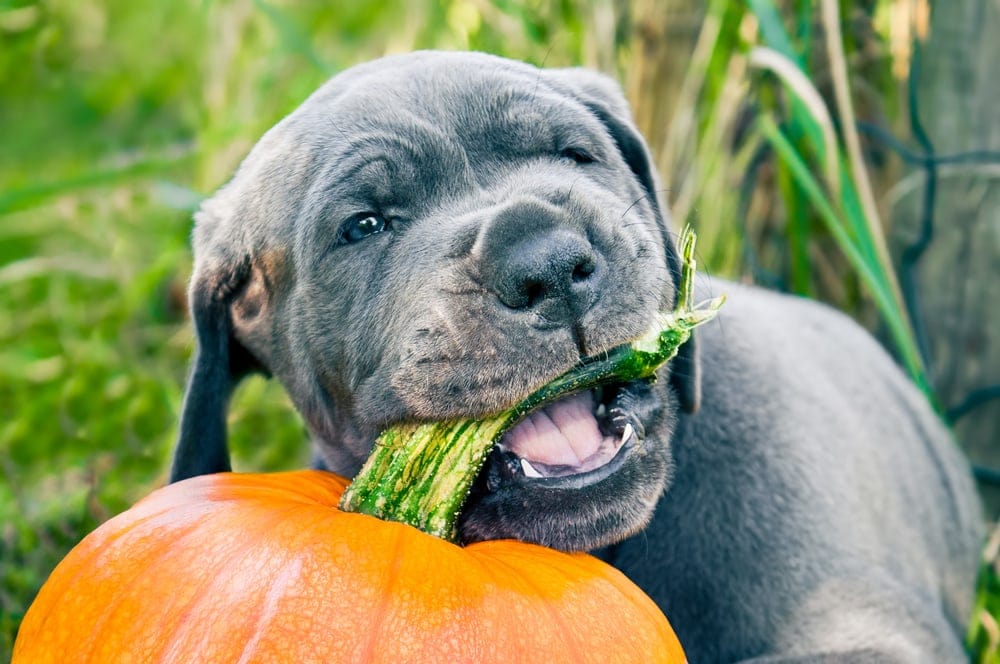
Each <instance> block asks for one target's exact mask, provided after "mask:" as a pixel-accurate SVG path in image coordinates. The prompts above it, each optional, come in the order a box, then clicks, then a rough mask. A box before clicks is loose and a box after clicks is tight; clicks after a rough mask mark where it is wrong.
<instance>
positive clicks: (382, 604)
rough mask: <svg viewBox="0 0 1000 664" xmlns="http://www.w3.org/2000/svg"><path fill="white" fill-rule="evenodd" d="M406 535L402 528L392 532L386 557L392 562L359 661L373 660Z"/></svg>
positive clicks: (393, 587) (397, 572) (402, 553)
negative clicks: (390, 544) (390, 545)
mask: <svg viewBox="0 0 1000 664" xmlns="http://www.w3.org/2000/svg"><path fill="white" fill-rule="evenodd" d="M406 535H407V533H406V531H405V529H403V528H397V529H396V532H395V533H394V534H393V540H394V541H393V543H392V553H391V554H390V555H389V557H388V558H387V559H388V560H391V561H392V564H391V565H390V566H389V569H388V570H387V572H386V575H385V582H384V583H383V586H382V596H381V599H380V600H379V603H378V606H377V607H375V609H374V610H373V611H372V617H373V620H372V621H371V623H370V624H369V626H368V629H367V630H366V635H367V637H368V640H367V641H365V644H364V647H363V648H362V650H361V656H360V658H359V659H358V660H357V661H359V662H371V661H374V656H375V654H377V653H378V643H379V641H380V638H379V637H380V634H379V632H381V630H382V625H383V624H385V619H386V614H387V613H388V610H389V608H390V607H391V606H392V597H393V594H394V592H393V591H394V589H395V585H396V581H397V579H398V577H399V568H400V567H401V566H402V564H403V555H404V549H405V547H404V546H403V544H404V540H405V538H406Z"/></svg>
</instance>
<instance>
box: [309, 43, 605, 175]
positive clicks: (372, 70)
mask: <svg viewBox="0 0 1000 664" xmlns="http://www.w3.org/2000/svg"><path fill="white" fill-rule="evenodd" d="M457 55H458V54H448V53H437V54H424V55H422V56H421V55H418V56H416V57H414V56H410V57H397V58H386V59H383V60H379V61H376V62H373V63H368V64H366V65H362V66H359V67H355V68H353V69H350V70H348V71H346V72H345V73H343V74H341V75H339V76H337V77H335V78H334V79H332V80H331V81H330V82H329V83H328V84H327V85H325V86H324V87H323V88H321V89H320V90H318V91H317V92H316V93H315V94H314V95H313V96H312V97H310V98H309V99H308V100H307V101H306V102H305V103H304V104H303V105H302V106H301V107H300V108H299V110H298V111H296V113H295V114H293V117H292V118H289V120H291V122H290V124H291V125H292V126H293V127H294V129H295V130H297V131H300V132H309V133H311V134H312V135H311V136H310V138H309V139H308V140H311V141H316V140H322V139H320V137H317V136H316V135H315V134H316V132H317V131H319V132H320V133H321V134H323V135H325V136H326V137H327V138H328V139H329V143H328V145H330V146H331V147H332V146H336V145H338V144H340V145H341V146H343V147H344V148H346V149H348V150H350V149H352V147H353V145H352V144H354V143H356V140H357V138H358V137H361V136H374V135H383V136H386V137H388V136H398V137H407V136H413V137H414V138H416V137H417V136H418V135H419V134H421V133H428V134H430V135H431V136H432V137H433V138H435V139H437V140H435V141H432V142H433V143H436V144H438V143H440V142H441V141H445V142H447V143H454V144H455V145H456V146H457V147H460V148H461V149H462V150H464V151H465V152H466V154H467V156H468V157H469V158H471V159H472V160H476V159H477V158H478V157H479V156H486V155H491V154H497V153H498V152H500V153H505V154H511V153H513V154H516V153H518V152H521V151H523V152H526V153H530V152H536V151H538V150H539V149H544V148H546V147H547V146H555V145H558V144H570V143H575V142H579V141H580V140H582V139H583V138H584V137H585V136H590V137H593V134H594V133H598V132H600V130H601V126H600V123H599V121H598V120H597V119H596V118H595V117H594V115H593V114H592V113H590V112H589V111H588V110H587V108H586V107H585V106H584V105H583V104H582V103H581V102H580V101H579V100H577V99H575V98H573V97H572V95H570V94H568V93H567V92H566V91H565V90H562V89H559V88H558V85H556V84H554V83H553V82H552V81H551V80H550V79H549V77H548V76H546V74H545V72H544V71H543V70H540V69H537V68H534V67H531V66H530V65H525V64H523V63H513V62H510V61H506V60H500V59H497V58H492V57H490V56H481V55H478V54H472V57H469V56H470V54H467V53H466V54H462V55H463V56H464V57H456V56H457ZM477 152H481V153H482V155H479V154H476V153H477ZM328 156H334V155H328ZM336 156H346V155H336Z"/></svg>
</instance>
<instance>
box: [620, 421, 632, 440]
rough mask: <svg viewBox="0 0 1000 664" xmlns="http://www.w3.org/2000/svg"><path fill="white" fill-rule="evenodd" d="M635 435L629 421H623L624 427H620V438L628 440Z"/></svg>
mask: <svg viewBox="0 0 1000 664" xmlns="http://www.w3.org/2000/svg"><path fill="white" fill-rule="evenodd" d="M634 435H635V429H633V428H632V423H631V422H626V423H625V428H624V429H622V440H628V439H629V438H631V437H632V436H634Z"/></svg>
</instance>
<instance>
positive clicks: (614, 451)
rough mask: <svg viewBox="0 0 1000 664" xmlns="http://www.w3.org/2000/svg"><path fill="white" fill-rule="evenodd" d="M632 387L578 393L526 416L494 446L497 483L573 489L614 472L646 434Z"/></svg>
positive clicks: (493, 461) (493, 465)
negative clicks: (507, 482) (510, 482)
mask: <svg viewBox="0 0 1000 664" xmlns="http://www.w3.org/2000/svg"><path fill="white" fill-rule="evenodd" d="M629 387H630V385H629V384H624V385H622V384H619V385H614V384H609V385H603V386H599V387H596V388H593V389H589V390H585V391H582V392H575V393H573V394H570V395H569V396H566V397H563V398H561V399H558V400H556V401H553V402H551V403H549V404H546V405H544V406H543V407H541V408H539V409H537V410H535V411H532V412H530V413H528V414H527V415H526V416H525V417H524V418H523V419H522V420H521V421H520V422H519V423H518V424H516V425H515V426H514V427H512V428H511V429H510V430H509V431H507V432H506V433H505V434H504V435H503V437H502V438H501V439H500V441H499V442H498V443H497V445H496V446H495V447H494V449H493V452H492V459H491V461H492V463H491V464H490V465H491V466H492V467H493V470H494V473H493V475H494V477H493V479H495V480H507V481H511V480H515V481H521V482H532V483H535V482H537V483H540V484H545V485H549V486H573V485H580V484H592V483H594V482H597V481H600V480H601V479H603V478H604V477H607V476H608V475H610V474H611V473H613V472H614V471H615V470H617V469H618V468H619V467H620V466H621V465H622V463H624V461H625V459H626V458H627V457H628V455H629V453H630V452H631V451H632V450H633V449H635V448H637V447H638V446H639V444H640V442H641V440H642V436H643V425H642V423H641V422H640V420H639V418H638V416H637V415H636V414H635V409H634V408H633V406H634V403H635V400H636V399H637V398H638V397H637V395H636V394H635V393H634V392H633V391H632V390H631V389H629ZM497 474H498V475H499V477H497Z"/></svg>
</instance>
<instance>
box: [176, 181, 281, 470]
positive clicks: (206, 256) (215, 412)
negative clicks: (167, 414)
mask: <svg viewBox="0 0 1000 664" xmlns="http://www.w3.org/2000/svg"><path fill="white" fill-rule="evenodd" d="M228 198H230V197H229V196H228V195H227V193H226V191H225V189H224V190H223V191H222V192H220V194H217V195H216V196H215V197H214V198H213V199H210V200H209V201H206V202H205V204H203V206H202V209H201V210H200V211H199V212H198V213H197V214H196V215H195V219H196V225H195V233H194V246H195V271H194V276H193V277H192V280H191V288H190V292H189V301H190V311H191V318H192V321H193V323H194V331H195V342H196V350H195V355H194V361H193V365H192V368H191V373H190V375H189V377H188V382H187V387H186V391H185V394H184V405H183V409H182V411H181V422H180V432H179V435H178V439H177V447H176V448H175V450H174V460H173V465H172V467H171V470H170V481H171V482H176V481H178V480H182V479H186V478H188V477H194V476H196V475H207V474H210V473H218V472H223V471H227V470H229V469H230V464H229V450H228V446H227V442H226V438H227V436H226V411H227V408H228V405H229V398H230V396H231V394H232V392H233V389H234V388H235V387H236V385H237V384H238V383H239V381H240V380H241V379H242V378H243V377H244V376H246V375H248V374H249V373H252V372H256V371H264V369H263V366H262V365H261V363H260V362H259V361H258V359H257V357H256V356H255V355H254V354H253V353H251V352H250V351H249V350H248V349H247V348H246V347H245V346H244V345H243V344H242V343H241V342H240V341H239V340H238V338H237V337H239V338H242V339H247V338H251V339H252V338H254V337H258V336H264V335H263V334H261V330H260V329H259V328H261V327H263V326H262V325H261V321H262V320H263V319H265V318H266V316H265V315H264V314H265V313H266V312H267V310H268V306H267V300H268V297H267V289H266V284H265V283H264V282H265V281H266V280H265V279H263V277H262V273H261V270H260V269H259V268H257V269H255V265H254V263H253V262H252V260H251V256H250V253H251V252H250V251H249V250H247V249H246V248H245V247H242V244H243V243H245V242H246V239H245V238H242V237H239V236H238V234H234V233H232V232H231V229H230V228H229V225H230V223H229V219H230V218H231V217H232V216H233V212H232V209H231V207H230V202H229V200H228ZM238 247H242V248H238ZM265 373H266V371H265Z"/></svg>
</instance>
